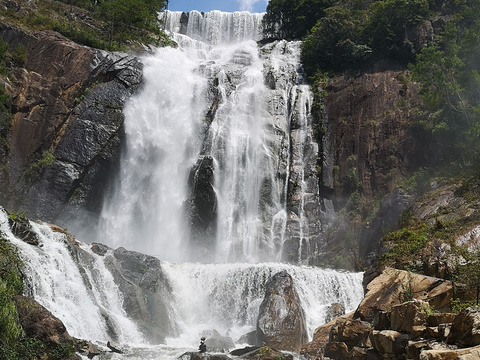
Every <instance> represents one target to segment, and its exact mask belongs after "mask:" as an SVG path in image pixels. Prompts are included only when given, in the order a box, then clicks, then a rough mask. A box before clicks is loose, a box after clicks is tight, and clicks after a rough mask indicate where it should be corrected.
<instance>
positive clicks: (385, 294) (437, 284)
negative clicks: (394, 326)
mask: <svg viewBox="0 0 480 360" xmlns="http://www.w3.org/2000/svg"><path fill="white" fill-rule="evenodd" d="M452 296H453V290H452V283H451V281H446V280H442V279H438V278H434V277H430V276H424V275H419V274H414V273H410V272H407V271H403V270H397V269H392V268H386V269H385V270H383V271H382V273H381V274H380V275H379V276H377V277H376V278H375V279H373V280H372V281H371V282H370V283H369V284H368V285H367V286H366V291H365V297H364V299H363V300H362V302H361V303H360V305H359V306H358V308H357V311H356V312H355V316H354V317H355V318H360V319H361V320H364V321H368V322H371V321H373V319H374V318H375V316H376V315H377V314H378V313H379V312H380V311H385V310H387V309H389V308H391V307H392V306H394V305H398V304H400V303H402V302H403V301H406V300H409V299H411V298H415V299H418V300H427V301H428V303H429V304H430V306H432V307H434V308H435V309H436V310H438V311H440V310H442V309H448V308H449V307H450V299H451V298H452Z"/></svg>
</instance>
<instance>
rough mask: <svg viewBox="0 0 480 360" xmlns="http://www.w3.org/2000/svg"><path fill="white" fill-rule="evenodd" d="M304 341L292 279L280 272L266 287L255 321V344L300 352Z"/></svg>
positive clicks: (303, 320) (305, 333)
mask: <svg viewBox="0 0 480 360" xmlns="http://www.w3.org/2000/svg"><path fill="white" fill-rule="evenodd" d="M306 341H307V332H306V325H305V316H304V314H303V310H302V307H301V305H300V300H299V297H298V294H297V292H296V291H295V289H294V287H293V280H292V277H291V276H290V275H289V274H288V273H287V272H286V271H281V272H279V273H277V274H275V275H274V276H273V277H272V278H271V279H270V280H269V281H268V282H267V284H266V289H265V298H264V299H263V302H262V304H261V305H260V311H259V315H258V321H257V343H258V345H260V346H263V345H266V346H269V347H272V348H274V349H278V350H287V351H293V352H300V349H301V347H302V345H303V344H305V343H306Z"/></svg>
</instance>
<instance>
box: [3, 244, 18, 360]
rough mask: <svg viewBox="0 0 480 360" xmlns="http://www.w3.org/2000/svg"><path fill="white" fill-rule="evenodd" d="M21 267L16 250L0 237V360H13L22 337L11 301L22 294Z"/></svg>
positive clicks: (15, 310) (13, 304)
mask: <svg viewBox="0 0 480 360" xmlns="http://www.w3.org/2000/svg"><path fill="white" fill-rule="evenodd" d="M0 235H1V234H0ZM21 267H22V263H21V261H20V258H19V257H18V254H17V252H16V249H15V248H14V247H13V246H12V245H11V244H10V243H9V242H8V241H6V240H5V239H3V238H2V237H1V236H0V330H1V331H0V358H2V359H14V358H15V357H14V356H13V355H15V350H14V349H15V347H16V345H17V342H18V341H19V339H20V338H21V336H22V335H23V330H22V327H21V326H20V324H19V322H18V314H17V309H16V307H15V303H14V301H13V297H14V296H15V295H18V294H21V293H22V292H23V281H22V276H21ZM17 358H18V357H17Z"/></svg>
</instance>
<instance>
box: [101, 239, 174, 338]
mask: <svg viewBox="0 0 480 360" xmlns="http://www.w3.org/2000/svg"><path fill="white" fill-rule="evenodd" d="M107 249H108V248H107V247H106V246H104V245H101V244H94V246H92V250H93V251H95V252H96V253H97V254H99V255H102V256H105V260H104V262H105V265H106V266H107V268H108V269H109V270H110V272H111V273H112V275H113V277H114V279H115V283H116V284H118V286H119V289H120V292H121V293H122V294H123V306H124V308H125V311H126V312H127V313H128V314H129V315H130V316H131V317H132V319H133V320H135V322H136V323H137V325H138V326H139V329H140V330H141V331H142V333H143V334H144V335H145V337H146V339H147V340H148V341H149V342H151V343H154V344H160V343H163V342H164V341H165V337H166V336H172V335H175V328H174V325H173V324H172V323H171V321H170V316H169V313H170V309H169V308H168V305H167V304H169V303H170V301H169V300H171V288H170V286H169V284H168V281H167V279H166V278H165V277H164V275H163V272H162V268H161V265H160V260H158V259H157V258H155V257H153V256H148V255H144V254H141V253H138V252H134V251H127V250H125V249H124V248H118V249H116V250H113V251H112V250H111V249H109V251H106V250H107Z"/></svg>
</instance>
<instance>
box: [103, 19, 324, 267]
mask: <svg viewBox="0 0 480 360" xmlns="http://www.w3.org/2000/svg"><path fill="white" fill-rule="evenodd" d="M261 18H262V15H261V14H249V13H248V12H236V13H233V14H229V13H222V12H219V11H214V12H211V13H202V14H201V13H199V12H195V11H193V12H191V13H189V14H188V15H187V14H184V13H178V12H166V14H165V15H164V19H165V24H166V25H165V26H166V28H167V29H169V30H171V31H180V32H183V34H178V33H175V34H174V39H175V41H177V43H178V44H179V47H178V48H176V49H172V48H163V49H158V50H157V51H156V52H155V54H153V55H149V56H146V57H145V58H144V63H145V86H144V89H143V90H142V91H141V93H140V94H139V95H138V96H136V97H135V98H134V99H131V100H130V101H129V102H128V104H127V105H126V109H125V129H126V134H127V144H126V149H125V151H124V155H123V161H122V164H121V166H122V169H121V174H120V178H119V179H118V183H117V185H116V188H115V189H114V191H113V195H111V194H109V196H108V198H107V199H106V201H105V205H104V208H103V211H102V214H101V220H100V223H99V229H100V235H99V236H98V241H100V242H104V243H107V244H110V245H112V246H114V247H117V246H125V247H127V248H129V249H133V250H137V251H141V252H145V253H148V254H152V255H155V256H158V257H159V258H160V259H162V260H167V261H174V262H178V261H201V262H217V263H221V262H230V263H231V262H250V263H257V262H263V261H288V262H292V263H314V260H313V259H314V258H315V256H316V255H317V254H318V252H319V250H318V248H319V243H320V242H321V239H320V231H321V226H320V223H319V219H320V214H319V199H318V180H317V175H316V168H315V166H316V159H317V156H318V145H317V144H316V143H315V142H314V141H313V140H312V119H311V115H310V108H311V103H312V93H311V91H310V88H309V86H308V85H306V84H305V83H304V79H303V74H302V71H301V69H300V65H299V64H300V42H298V41H297V42H287V41H279V42H275V43H272V44H268V45H265V46H263V47H262V48H259V46H258V44H257V43H256V42H255V40H256V39H258V38H259V33H260V32H261ZM312 164H313V165H312Z"/></svg>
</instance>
